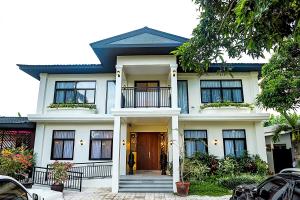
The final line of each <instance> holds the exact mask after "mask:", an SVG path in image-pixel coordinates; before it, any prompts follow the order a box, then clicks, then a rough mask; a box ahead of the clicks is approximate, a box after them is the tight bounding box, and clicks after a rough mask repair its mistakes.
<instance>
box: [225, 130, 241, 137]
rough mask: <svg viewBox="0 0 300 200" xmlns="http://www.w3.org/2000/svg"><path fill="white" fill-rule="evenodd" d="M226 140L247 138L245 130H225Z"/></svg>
mask: <svg viewBox="0 0 300 200" xmlns="http://www.w3.org/2000/svg"><path fill="white" fill-rule="evenodd" d="M223 137H224V138H246V135H245V131H244V130H223Z"/></svg>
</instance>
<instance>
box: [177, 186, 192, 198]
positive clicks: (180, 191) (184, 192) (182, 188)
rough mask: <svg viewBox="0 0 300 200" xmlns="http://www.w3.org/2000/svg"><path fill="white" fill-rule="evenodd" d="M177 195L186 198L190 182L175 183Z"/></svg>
mask: <svg viewBox="0 0 300 200" xmlns="http://www.w3.org/2000/svg"><path fill="white" fill-rule="evenodd" d="M176 188H177V195H179V196H181V197H186V196H187V195H188V194H189V190H190V182H176Z"/></svg>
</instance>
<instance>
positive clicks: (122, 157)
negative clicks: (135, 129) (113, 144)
mask: <svg viewBox="0 0 300 200" xmlns="http://www.w3.org/2000/svg"><path fill="white" fill-rule="evenodd" d="M126 136H127V124H126V123H121V139H120V141H121V144H120V175H126V166H127V164H126V138H127V137H126ZM123 141H124V143H125V145H123Z"/></svg>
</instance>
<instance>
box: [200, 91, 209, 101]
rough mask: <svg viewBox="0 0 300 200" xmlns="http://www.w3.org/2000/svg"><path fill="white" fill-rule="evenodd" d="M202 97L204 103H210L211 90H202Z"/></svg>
mask: <svg viewBox="0 0 300 200" xmlns="http://www.w3.org/2000/svg"><path fill="white" fill-rule="evenodd" d="M201 97H202V103H210V102H211V99H210V90H209V89H201Z"/></svg>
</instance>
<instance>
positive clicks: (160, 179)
mask: <svg viewBox="0 0 300 200" xmlns="http://www.w3.org/2000/svg"><path fill="white" fill-rule="evenodd" d="M119 192H157V193H172V192H173V179H172V177H171V176H138V175H132V176H121V177H120V181H119Z"/></svg>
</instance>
